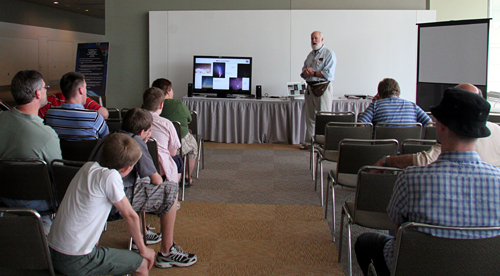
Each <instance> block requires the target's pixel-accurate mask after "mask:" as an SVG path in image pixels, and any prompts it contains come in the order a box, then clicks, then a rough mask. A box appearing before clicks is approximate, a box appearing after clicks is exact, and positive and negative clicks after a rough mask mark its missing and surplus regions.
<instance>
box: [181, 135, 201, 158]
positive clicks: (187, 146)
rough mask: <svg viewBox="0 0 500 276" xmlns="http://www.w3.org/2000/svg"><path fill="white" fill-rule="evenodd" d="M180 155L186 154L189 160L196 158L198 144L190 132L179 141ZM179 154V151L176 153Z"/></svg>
mask: <svg viewBox="0 0 500 276" xmlns="http://www.w3.org/2000/svg"><path fill="white" fill-rule="evenodd" d="M181 144H182V153H184V154H187V155H188V158H189V159H196V156H198V143H196V139H195V138H194V136H193V134H191V132H188V134H187V135H186V136H184V138H182V139H181ZM177 154H178V155H179V154H180V149H179V150H178V151H177Z"/></svg>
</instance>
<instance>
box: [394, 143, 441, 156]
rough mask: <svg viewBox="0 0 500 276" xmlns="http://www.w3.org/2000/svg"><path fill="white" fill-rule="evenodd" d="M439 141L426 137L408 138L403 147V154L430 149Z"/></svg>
mask: <svg viewBox="0 0 500 276" xmlns="http://www.w3.org/2000/svg"><path fill="white" fill-rule="evenodd" d="M436 143H437V141H436V140H426V139H406V140H404V141H403V146H402V147H401V154H413V153H417V152H421V151H426V150H429V149H430V148H431V147H432V146H433V145H435V144H436Z"/></svg>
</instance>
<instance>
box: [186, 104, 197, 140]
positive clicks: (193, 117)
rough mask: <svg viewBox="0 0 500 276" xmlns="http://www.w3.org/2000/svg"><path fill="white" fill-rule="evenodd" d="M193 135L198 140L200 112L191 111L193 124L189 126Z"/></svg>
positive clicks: (190, 123)
mask: <svg viewBox="0 0 500 276" xmlns="http://www.w3.org/2000/svg"><path fill="white" fill-rule="evenodd" d="M188 128H189V130H190V131H191V134H193V136H194V137H195V138H196V139H198V137H197V136H198V112H196V111H194V110H191V122H189V124H188Z"/></svg>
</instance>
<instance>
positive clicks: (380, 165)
mask: <svg viewBox="0 0 500 276" xmlns="http://www.w3.org/2000/svg"><path fill="white" fill-rule="evenodd" d="M373 166H377V167H385V166H384V159H380V160H378V161H377V163H375V164H373ZM381 172H382V171H379V170H370V173H381Z"/></svg>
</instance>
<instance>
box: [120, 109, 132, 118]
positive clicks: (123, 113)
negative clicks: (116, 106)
mask: <svg viewBox="0 0 500 276" xmlns="http://www.w3.org/2000/svg"><path fill="white" fill-rule="evenodd" d="M129 109H130V108H126V107H125V108H122V110H120V116H121V118H122V119H123V118H124V117H125V114H127V111H129Z"/></svg>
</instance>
